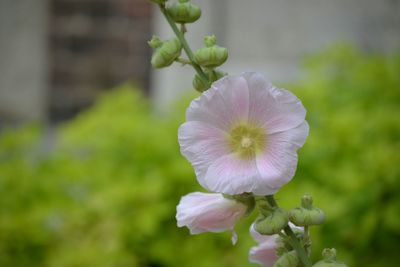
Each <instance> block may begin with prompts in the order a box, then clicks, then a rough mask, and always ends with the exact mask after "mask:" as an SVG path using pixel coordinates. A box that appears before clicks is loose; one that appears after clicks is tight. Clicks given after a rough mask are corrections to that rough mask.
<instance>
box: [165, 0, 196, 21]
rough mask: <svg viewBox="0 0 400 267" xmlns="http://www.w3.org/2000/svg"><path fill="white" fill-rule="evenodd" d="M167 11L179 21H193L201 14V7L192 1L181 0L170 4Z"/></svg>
mask: <svg viewBox="0 0 400 267" xmlns="http://www.w3.org/2000/svg"><path fill="white" fill-rule="evenodd" d="M167 12H168V14H169V15H170V16H171V18H172V19H173V20H174V21H175V22H177V23H192V22H195V21H196V20H198V19H199V18H200V16H201V9H200V7H199V6H197V5H194V4H192V3H190V1H189V0H179V3H174V4H172V5H170V6H168V7H167Z"/></svg>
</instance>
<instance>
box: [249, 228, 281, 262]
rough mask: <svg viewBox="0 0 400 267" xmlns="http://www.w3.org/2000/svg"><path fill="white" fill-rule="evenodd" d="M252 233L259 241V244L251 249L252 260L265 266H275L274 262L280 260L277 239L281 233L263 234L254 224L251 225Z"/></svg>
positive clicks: (250, 257) (250, 256)
mask: <svg viewBox="0 0 400 267" xmlns="http://www.w3.org/2000/svg"><path fill="white" fill-rule="evenodd" d="M250 234H251V236H252V237H253V238H254V240H256V241H257V242H258V243H259V245H258V246H255V247H252V248H251V249H250V253H249V260H250V262H253V263H259V264H261V265H262V266H263V267H272V266H274V263H275V262H276V261H277V260H278V255H277V254H276V248H277V244H276V240H277V239H278V237H279V235H261V234H259V233H258V232H257V231H256V230H255V229H254V224H252V225H251V227H250Z"/></svg>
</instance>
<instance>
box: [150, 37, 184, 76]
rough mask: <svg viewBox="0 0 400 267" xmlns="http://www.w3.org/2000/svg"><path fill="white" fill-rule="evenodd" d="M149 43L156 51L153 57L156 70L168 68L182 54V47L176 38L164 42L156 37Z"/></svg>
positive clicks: (152, 61) (152, 62)
mask: <svg viewBox="0 0 400 267" xmlns="http://www.w3.org/2000/svg"><path fill="white" fill-rule="evenodd" d="M148 43H149V45H150V46H151V47H152V48H154V49H155V50H154V53H153V56H152V57H151V65H152V66H153V67H154V68H157V69H158V68H165V67H168V66H169V65H171V64H172V63H173V62H174V61H175V59H177V58H178V57H179V56H180V54H181V50H182V45H181V43H180V42H179V40H178V39H176V38H173V39H171V40H168V41H165V42H162V41H161V40H160V39H159V38H158V37H156V36H154V37H153V38H152V39H151V40H150V41H149V42H148Z"/></svg>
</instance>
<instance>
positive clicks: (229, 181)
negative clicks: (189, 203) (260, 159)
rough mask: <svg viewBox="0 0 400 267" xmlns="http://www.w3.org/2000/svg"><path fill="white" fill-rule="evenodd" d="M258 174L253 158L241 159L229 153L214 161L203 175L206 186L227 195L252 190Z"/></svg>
mask: <svg viewBox="0 0 400 267" xmlns="http://www.w3.org/2000/svg"><path fill="white" fill-rule="evenodd" d="M259 175H260V174H259V173H258V170H257V165H256V162H255V161H254V160H243V159H241V158H240V157H239V155H237V154H229V155H226V156H223V157H221V158H219V159H217V160H216V161H214V162H213V163H212V164H211V165H210V167H209V168H208V170H207V173H206V175H205V177H204V183H205V185H206V188H207V189H209V190H210V191H213V192H220V193H224V194H229V195H236V194H241V193H244V192H252V191H253V190H254V185H255V183H254V181H255V180H256V179H257V177H258V176H259Z"/></svg>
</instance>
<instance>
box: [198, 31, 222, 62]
mask: <svg viewBox="0 0 400 267" xmlns="http://www.w3.org/2000/svg"><path fill="white" fill-rule="evenodd" d="M204 44H205V45H206V47H203V48H200V49H198V50H197V51H196V52H194V60H195V61H196V63H197V64H199V65H201V66H203V67H206V68H215V67H218V66H220V65H222V64H223V63H224V62H225V61H226V60H227V59H228V49H226V48H225V47H220V46H218V45H216V38H215V36H214V35H212V36H206V37H205V38H204Z"/></svg>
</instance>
